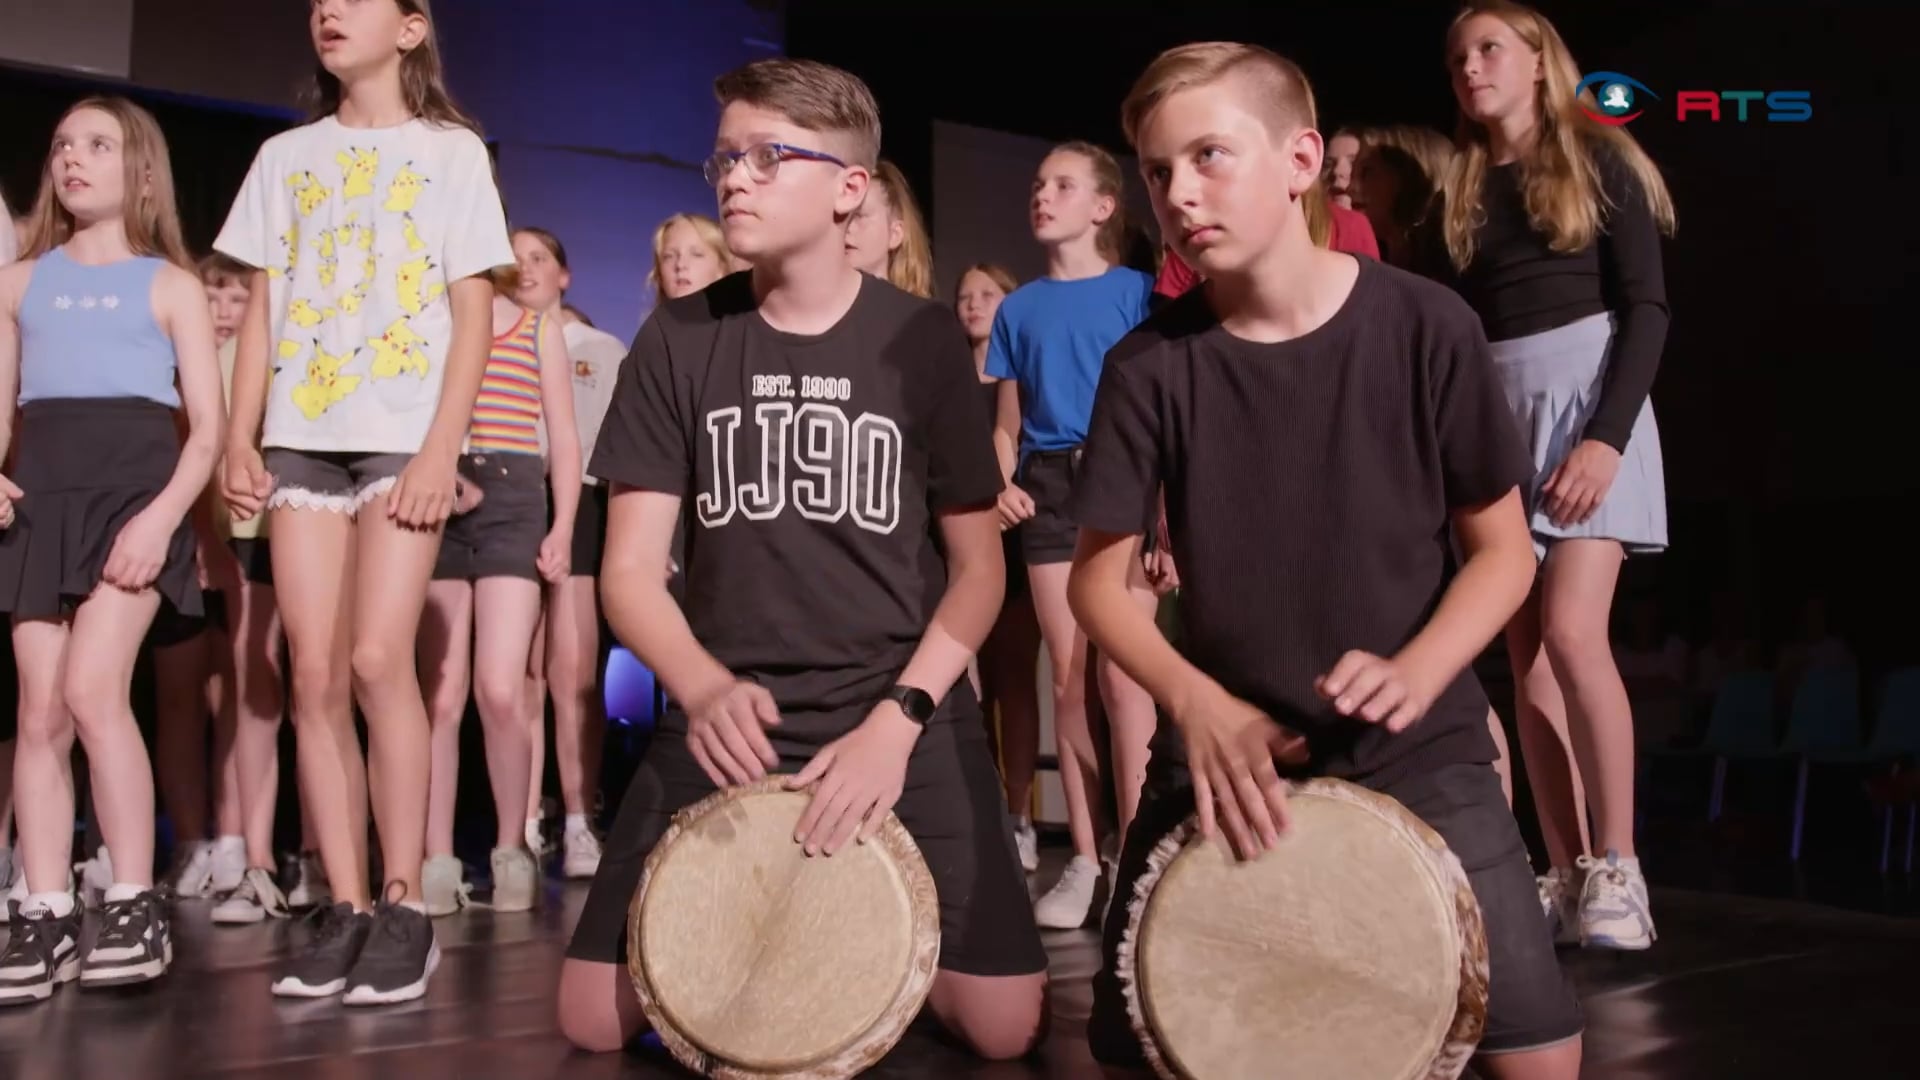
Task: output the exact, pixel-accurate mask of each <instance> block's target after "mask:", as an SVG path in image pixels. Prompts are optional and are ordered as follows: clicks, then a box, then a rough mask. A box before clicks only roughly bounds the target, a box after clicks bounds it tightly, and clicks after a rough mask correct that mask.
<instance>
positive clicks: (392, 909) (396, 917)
mask: <svg viewBox="0 0 1920 1080" xmlns="http://www.w3.org/2000/svg"><path fill="white" fill-rule="evenodd" d="M406 898H407V883H406V882H404V881H401V880H399V879H398V878H395V879H394V880H392V881H389V882H387V887H386V888H385V889H384V890H382V896H381V898H380V903H379V904H377V905H375V909H374V913H373V914H374V919H373V921H374V925H375V927H376V928H377V929H378V930H379V932H380V933H383V934H385V935H386V936H387V937H389V938H392V939H393V940H394V941H396V942H398V943H400V944H402V945H406V944H410V943H411V942H412V941H413V938H414V933H415V931H416V930H417V929H418V928H419V926H418V924H420V923H424V922H426V921H427V920H426V916H424V915H421V914H420V913H419V912H417V911H413V910H412V909H410V908H407V907H406V906H404V904H403V903H402V902H403V901H404V900H406Z"/></svg>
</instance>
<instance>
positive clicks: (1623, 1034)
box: [0, 852, 1920, 1080]
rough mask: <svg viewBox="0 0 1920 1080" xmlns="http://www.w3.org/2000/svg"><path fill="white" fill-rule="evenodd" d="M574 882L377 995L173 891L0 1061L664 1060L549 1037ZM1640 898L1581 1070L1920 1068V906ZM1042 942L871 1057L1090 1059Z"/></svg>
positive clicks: (1065, 1070)
mask: <svg viewBox="0 0 1920 1080" xmlns="http://www.w3.org/2000/svg"><path fill="white" fill-rule="evenodd" d="M1048 855H1049V856H1052V858H1050V859H1049V862H1053V861H1057V860H1058V858H1059V857H1058V856H1057V855H1055V854H1054V853H1053V852H1048ZM1044 873H1045V871H1043V874H1044ZM1048 880H1050V878H1049V879H1048ZM584 895H585V889H584V887H582V886H567V887H564V888H563V887H561V886H560V885H559V884H558V883H549V893H548V895H547V901H546V905H545V907H544V908H543V909H542V910H541V911H539V912H537V913H530V914H522V915H507V916H495V915H493V914H492V913H490V912H487V911H473V912H469V913H464V914H462V915H458V916H455V917H453V918H448V919H442V920H439V921H438V922H437V923H436V924H435V926H436V928H437V929H438V931H439V933H440V942H441V947H442V949H443V950H444V952H445V959H444V961H443V962H442V964H441V967H440V971H439V974H438V975H437V976H436V977H435V979H434V982H433V985H432V987H431V989H430V990H429V992H428V995H427V997H426V998H425V999H424V1000H423V1001H419V1002H415V1003H412V1004H410V1005H405V1006H400V1007H397V1008H393V1009H388V1010H377V1011H362V1010H349V1009H346V1008H343V1007H342V1006H341V1005H339V1004H338V1003H337V1001H335V1002H310V1003H295V1004H286V1003H282V1002H279V1001H276V1000H275V999H274V998H272V997H271V996H270V995H269V994H268V992H267V984H268V980H269V972H270V969H271V965H272V963H273V962H274V961H275V960H276V959H277V958H278V957H280V956H282V955H284V954H285V952H286V950H287V948H288V945H289V942H290V940H291V935H293V934H295V933H302V932H304V931H302V930H299V929H297V928H296V926H295V925H294V924H290V923H287V922H276V923H270V924H267V925H263V926H259V927H252V928H244V929H233V928H219V929H216V928H214V927H212V926H211V925H210V924H209V923H208V922H207V918H206V913H207V911H208V909H209V905H208V904H207V903H206V902H185V903H182V904H181V906H180V918H179V922H178V923H177V924H176V926H177V928H176V957H177V961H176V964H175V967H174V969H173V972H172V973H171V974H170V975H169V976H168V977H167V979H166V980H165V981H164V983H163V984H161V985H159V986H157V987H154V988H152V989H149V990H146V991H144V992H142V991H135V992H130V993H126V994H123V995H115V994H112V993H103V992H87V993H82V992H80V991H79V990H78V989H77V988H76V987H74V986H69V987H66V988H64V989H62V990H61V991H60V993H59V994H58V995H57V996H56V998H55V1000H54V1001H53V1002H52V1003H50V1004H48V1005H43V1006H39V1007H31V1008H24V1009H13V1010H9V1011H6V1012H3V1013H0V1077H8V1078H13V1080H75V1078H94V1077H128V1078H134V1077H139V1078H148V1077H190V1076H227V1077H250V1076H258V1077H272V1078H274V1080H305V1078H313V1080H348V1078H354V1080H358V1078H388V1077H392V1078H396V1080H397V1078H406V1080H416V1078H418V1080H427V1078H435V1077H447V1078H454V1077H458V1078H461V1080H467V1078H476V1080H477V1078H482V1077H509V1078H513V1080H536V1078H538V1080H545V1078H549V1077H551V1078H560V1080H576V1078H588V1077H611V1076H661V1077H670V1076H674V1075H682V1074H679V1073H678V1072H677V1070H674V1069H671V1068H669V1067H666V1066H664V1065H661V1064H659V1063H657V1062H653V1061H650V1060H647V1059H643V1058H627V1059H622V1058H619V1057H610V1058H609V1057H602V1058H587V1057H581V1056H576V1055H573V1054H570V1053H569V1051H568V1050H567V1048H566V1046H565V1044H564V1043H563V1042H562V1040H561V1039H560V1038H559V1036H558V1035H557V1034H556V1033H555V1029H554V1023H553V1006H552V991H553V986H554V980H555V977H556V973H557V971H558V968H559V962H560V953H561V949H562V947H563V945H564V941H565V934H566V929H567V928H568V927H570V926H571V925H572V923H573V920H574V917H575V916H576V914H577V913H578V910H579V906H580V902H581V900H582V898H583V897H584ZM1654 904H1655V908H1654V910H1655V914H1656V917H1657V918H1658V919H1659V921H1660V928H1661V932H1662V936H1661V939H1660V941H1659V943H1658V944H1657V945H1656V946H1655V947H1654V948H1653V949H1652V950H1651V951H1650V952H1647V953H1644V954H1639V955H1627V954H1597V953H1580V952H1577V951H1569V952H1564V953H1563V954H1562V955H1563V956H1564V957H1565V958H1566V960H1567V962H1568V964H1569V965H1570V967H1571V969H1572V972H1573V977H1574V979H1575V981H1576V983H1577V985H1578V986H1579V988H1580V991H1581V994H1582V996H1583V997H1584V998H1585V1001H1586V1007H1587V1012H1588V1031H1587V1068H1586V1070H1585V1074H1584V1075H1586V1076H1588V1077H1593V1078H1596V1080H1614V1078H1617V1080H1628V1078H1633V1080H1655V1078H1682V1077H1684V1078H1686V1080H1713V1078H1717V1077H1728V1078H1733V1077H1738V1078H1741V1080H1752V1078H1757V1077H1797V1076H1803V1075H1821V1076H1828V1077H1836V1078H1839V1077H1844V1078H1847V1080H1867V1078H1878V1077H1897V1076H1915V1075H1920V1063H1917V1061H1916V1054H1915V1052H1914V1051H1913V1050H1912V1049H1911V1032H1912V1030H1913V1029H1912V1028H1911V1027H1910V1026H1909V1025H1911V1024H1912V1023H1913V1022H1914V1019H1915V1017H1916V1016H1920V921H1915V920H1901V919H1890V918H1885V917H1881V916H1874V915H1865V914H1858V913H1852V912H1845V911H1839V910H1834V909H1830V908H1820V907H1814V906H1811V905H1805V904H1796V903H1790V902H1785V901H1777V900H1758V899H1747V898H1740V897H1733V896H1724V895H1709V894H1705V893H1694V892H1677V891H1657V892H1656V893H1655V894H1654ZM1047 944H1048V948H1049V950H1050V951H1051V953H1052V956H1053V980H1054V982H1053V993H1054V1003H1055V1014H1056V1025H1055V1031H1054V1034H1053V1037H1052V1040H1051V1042H1050V1043H1049V1044H1048V1046H1047V1047H1046V1050H1045V1052H1044V1054H1043V1055H1042V1056H1041V1057H1040V1058H1039V1059H1038V1060H1036V1061H1033V1062H1030V1063H1022V1064H1018V1065H993V1066H989V1065H983V1064H978V1063H975V1062H972V1061H971V1060H970V1059H968V1058H965V1057H964V1056H962V1055H960V1054H959V1053H958V1052H956V1051H954V1050H952V1049H950V1048H949V1047H947V1046H946V1045H945V1044H944V1043H942V1042H940V1041H939V1040H938V1039H937V1038H936V1037H935V1036H934V1035H933V1034H931V1033H930V1032H923V1031H920V1030H918V1029H916V1030H915V1031H914V1032H913V1033H911V1034H910V1035H909V1036H908V1038H907V1039H906V1040H905V1041H904V1042H902V1044H901V1045H900V1046H899V1047H898V1048H897V1049H896V1050H895V1051H894V1053H893V1054H892V1056H891V1057H889V1058H888V1059H887V1061H886V1062H884V1063H883V1065H882V1067H881V1068H880V1069H877V1070H875V1071H874V1072H873V1073H872V1074H870V1075H874V1076H885V1077H900V1078H907V1077H913V1078H923V1077H970V1078H978V1080H1002V1078H1005V1080H1014V1078H1024V1077H1041V1076H1047V1077H1097V1076H1098V1075H1099V1073H1098V1071H1097V1070H1096V1069H1095V1068H1094V1066H1093V1065H1092V1062H1091V1060H1090V1059H1089V1058H1088V1056H1087V1053H1086V1050H1085V1048H1084V1044H1083V1043H1082V1042H1081V1040H1080V1033H1081V1028H1082V1026H1083V1025H1084V1023H1085V1019H1086V1015H1087V1003H1088V988H1087V979H1088V976H1089V975H1090V974H1091V972H1092V970H1093V968H1094V965H1095V963H1096V959H1097V957H1096V949H1095V941H1094V936H1093V934H1092V933H1091V932H1090V931H1086V932H1074V933H1057V934H1050V935H1049V937H1048V942H1047Z"/></svg>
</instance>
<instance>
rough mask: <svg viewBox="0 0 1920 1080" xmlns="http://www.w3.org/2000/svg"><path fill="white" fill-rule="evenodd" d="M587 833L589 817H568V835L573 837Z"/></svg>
mask: <svg viewBox="0 0 1920 1080" xmlns="http://www.w3.org/2000/svg"><path fill="white" fill-rule="evenodd" d="M586 831H587V815H585V814H568V815H567V835H569V836H571V835H573V834H574V833H583V832H586Z"/></svg>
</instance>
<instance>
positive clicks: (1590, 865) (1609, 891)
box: [1580, 851, 1656, 949]
mask: <svg viewBox="0 0 1920 1080" xmlns="http://www.w3.org/2000/svg"><path fill="white" fill-rule="evenodd" d="M1580 869H1582V870H1584V871H1586V874H1587V881H1586V886H1585V887H1584V888H1582V889H1581V890H1580V944H1581V945H1583V946H1585V947H1587V948H1590V949H1645V948H1648V947H1650V946H1651V945H1652V944H1653V940H1654V938H1655V936H1656V934H1655V933H1654V929H1653V909H1652V906H1651V904H1650V903H1649V902H1648V900H1647V879H1646V878H1645V877H1644V876H1642V875H1641V873H1640V860H1639V859H1622V858H1621V857H1620V856H1619V854H1618V853H1617V852H1612V851H1609V852H1607V857H1606V859H1605V860H1601V859H1596V858H1593V857H1591V856H1587V855H1583V856H1581V857H1580Z"/></svg>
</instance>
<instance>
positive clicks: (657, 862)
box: [627, 777, 940, 1080]
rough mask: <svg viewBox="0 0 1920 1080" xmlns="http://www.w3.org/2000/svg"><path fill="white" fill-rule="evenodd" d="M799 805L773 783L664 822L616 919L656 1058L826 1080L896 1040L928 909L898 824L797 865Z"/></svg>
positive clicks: (926, 930)
mask: <svg viewBox="0 0 1920 1080" xmlns="http://www.w3.org/2000/svg"><path fill="white" fill-rule="evenodd" d="M810 798H811V793H810V792H806V791H788V790H786V788H785V786H784V782H783V780H782V779H781V778H777V777H776V778H770V779H767V780H763V781H760V782H758V783H754V784H746V785H742V786H740V787H735V788H730V789H727V790H724V791H720V792H716V793H715V794H713V795H710V796H708V797H707V798H705V799H703V800H701V801H700V802H698V803H695V804H694V805H692V806H690V807H688V808H686V809H685V810H682V811H681V812H680V813H678V814H676V815H675V816H674V819H673V823H672V825H670V826H669V827H668V828H667V830H666V833H665V834H664V835H663V836H662V837H661V838H660V842H659V843H658V844H657V845H656V846H655V847H654V849H653V852H652V853H651V854H650V855H649V856H648V857H647V862H646V869H645V870H644V871H643V873H642V875H641V878H640V887H639V889H638V891H636V892H635V893H634V897H633V903H632V906H631V907H630V908H629V909H628V915H627V935H628V937H627V942H628V947H627V970H628V973H629V974H630V975H631V976H632V978H633V984H634V989H635V991H636V992H637V994H638V996H639V998H640V1007H641V1009H642V1010H644V1011H645V1013H646V1016H647V1019H648V1021H649V1022H650V1023H651V1024H652V1025H653V1029H654V1031H655V1032H656V1033H658V1035H659V1036H660V1041H661V1043H662V1044H663V1045H664V1046H665V1047H666V1048H667V1050H668V1051H669V1052H670V1053H672V1054H673V1056H674V1057H675V1058H676V1059H677V1060H679V1062H680V1063H681V1064H683V1065H685V1066H686V1067H687V1068H689V1069H692V1070H693V1071H695V1072H697V1073H700V1074H702V1075H705V1076H709V1077H715V1078H727V1080H774V1078H779V1080H838V1078H841V1077H847V1076H852V1075H854V1074H855V1073H858V1072H860V1071H861V1070H863V1069H866V1068H868V1067H870V1066H872V1065H873V1064H874V1063H875V1062H877V1061H879V1060H880V1058H881V1057H882V1056H883V1055H885V1054H886V1052H887V1051H888V1050H890V1049H892V1047H893V1045H894V1044H895V1043H896V1042H898V1041H899V1039H900V1036H901V1035H902V1033H904V1032H905V1031H906V1028H907V1025H908V1024H909V1023H911V1022H912V1021H913V1018H914V1016H915V1015H916V1014H918V1013H919V1011H920V1007H921V1005H922V1004H923V1003H924V1002H925V1001H926V997H927V993H928V991H929V990H930V989H932V986H933V977H934V970H935V968H936V967H937V966H938V963H939V958H940V906H939V902H938V900H937V897H936V895H935V892H934V885H933V877H932V875H931V874H930V873H928V871H927V865H926V862H925V860H924V859H922V858H921V856H920V849H919V848H918V847H917V846H916V845H915V844H914V842H913V838H912V837H911V836H909V835H908V834H907V830H906V827H905V826H903V825H901V824H900V821H899V819H898V818H896V817H894V816H893V815H891V814H889V815H888V816H887V821H886V823H885V824H884V825H882V826H881V827H880V829H879V830H878V831H877V832H876V834H875V836H874V838H873V839H871V840H869V841H868V842H867V843H865V844H849V845H847V846H846V847H844V848H842V849H841V850H840V851H839V853H837V854H835V855H832V856H830V857H829V856H814V857H812V858H808V857H807V855H806V854H805V852H804V851H803V849H802V848H801V846H800V845H799V844H797V843H795V842H794V840H793V835H794V831H795V829H796V828H797V827H798V825H799V821H800V816H801V814H802V813H804V812H805V810H806V807H807V802H808V800H809V799H810Z"/></svg>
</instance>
